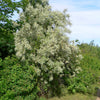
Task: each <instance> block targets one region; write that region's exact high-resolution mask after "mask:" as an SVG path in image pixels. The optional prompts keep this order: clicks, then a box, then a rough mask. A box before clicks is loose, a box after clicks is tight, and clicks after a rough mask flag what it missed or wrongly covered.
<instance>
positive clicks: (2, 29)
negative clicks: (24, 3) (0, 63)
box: [0, 0, 19, 58]
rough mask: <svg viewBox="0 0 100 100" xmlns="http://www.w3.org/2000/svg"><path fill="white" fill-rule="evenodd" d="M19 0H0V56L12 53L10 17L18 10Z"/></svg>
mask: <svg viewBox="0 0 100 100" xmlns="http://www.w3.org/2000/svg"><path fill="white" fill-rule="evenodd" d="M18 7H19V2H14V1H12V0H0V57H1V58H5V57H7V56H8V55H11V54H13V53H14V38H13V32H14V31H16V28H14V27H13V23H12V20H11V17H12V16H13V14H14V11H19V10H18Z"/></svg>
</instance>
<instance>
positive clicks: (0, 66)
mask: <svg viewBox="0 0 100 100" xmlns="http://www.w3.org/2000/svg"><path fill="white" fill-rule="evenodd" d="M18 8H22V9H23V12H22V13H21V14H20V19H19V20H17V21H13V20H11V17H12V15H13V13H14V11H19V9H18ZM0 9H1V12H0V33H1V34H0V100H45V99H47V98H51V97H52V96H53V97H54V96H58V97H61V96H65V95H66V97H62V98H61V99H62V100H65V99H68V98H69V100H71V99H70V96H69V95H72V94H73V96H72V98H76V99H77V96H79V94H77V93H81V94H82V95H81V94H80V99H81V97H84V96H83V94H85V95H96V91H97V89H98V88H99V82H100V72H99V70H100V53H99V51H100V47H99V46H95V44H94V41H91V42H90V44H87V43H81V44H80V43H79V42H78V40H77V41H76V43H77V45H76V43H73V42H72V43H70V41H69V38H68V37H67V35H65V33H70V30H69V29H68V27H66V26H69V25H71V23H70V20H69V14H67V12H66V10H64V11H63V12H59V11H52V8H51V7H50V5H49V3H48V1H47V0H37V1H35V0H21V1H20V2H15V1H12V0H8V1H7V0H2V2H0ZM13 33H14V34H13ZM75 93H76V94H75ZM64 98H65V99H64ZM85 98H87V99H88V100H89V99H90V98H89V97H87V96H86V97H84V100H85ZM94 98H95V97H94V96H93V98H92V97H91V99H94ZM51 99H52V100H53V98H51ZM51 99H50V100H51ZM80 99H79V100H80ZM54 100H56V98H54ZM77 100H78V99H77Z"/></svg>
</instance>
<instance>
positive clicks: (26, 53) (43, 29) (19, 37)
mask: <svg viewBox="0 0 100 100" xmlns="http://www.w3.org/2000/svg"><path fill="white" fill-rule="evenodd" d="M42 4H44V5H45V6H44V7H43V6H42V5H40V4H36V7H33V6H32V5H31V4H29V5H28V6H27V8H26V9H25V11H24V12H22V13H21V15H20V20H22V21H23V22H24V24H23V26H22V28H21V29H20V30H18V31H17V32H16V33H14V35H15V51H16V56H17V57H18V58H19V59H20V60H21V61H22V62H28V63H29V64H31V65H32V64H35V71H36V73H37V75H38V76H39V77H40V80H41V82H43V83H44V84H48V83H49V82H52V81H53V80H54V79H55V78H57V77H58V78H59V77H62V76H64V75H66V74H67V76H74V75H75V73H76V72H78V71H79V62H80V59H81V58H82V56H81V55H80V50H79V48H78V47H77V46H75V45H74V44H70V42H69V38H68V37H67V35H65V33H70V30H69V29H68V28H67V26H69V25H71V23H70V20H69V14H67V13H66V10H64V11H63V12H60V11H53V10H52V9H51V6H50V5H48V4H47V0H42Z"/></svg>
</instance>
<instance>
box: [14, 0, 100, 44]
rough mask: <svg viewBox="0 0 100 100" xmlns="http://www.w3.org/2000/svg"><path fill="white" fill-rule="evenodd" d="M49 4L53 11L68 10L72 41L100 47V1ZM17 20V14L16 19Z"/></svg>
mask: <svg viewBox="0 0 100 100" xmlns="http://www.w3.org/2000/svg"><path fill="white" fill-rule="evenodd" d="M49 4H50V5H51V6H52V9H53V10H59V11H63V10H64V9H67V10H68V14H69V15H70V21H71V23H72V26H71V27H70V30H71V31H72V32H71V34H70V35H68V36H69V37H70V40H76V39H78V40H79V41H80V42H84V43H90V41H92V40H94V42H95V44H98V45H99V46H100V0H49ZM17 18H18V15H17V14H16V16H14V19H17ZM66 35H67V34H66Z"/></svg>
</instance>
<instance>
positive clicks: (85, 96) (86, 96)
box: [47, 93, 97, 100]
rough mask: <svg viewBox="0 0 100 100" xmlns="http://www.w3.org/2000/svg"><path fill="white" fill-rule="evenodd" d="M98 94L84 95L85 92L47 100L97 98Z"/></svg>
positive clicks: (91, 99)
mask: <svg viewBox="0 0 100 100" xmlns="http://www.w3.org/2000/svg"><path fill="white" fill-rule="evenodd" d="M96 98H97V97H96V96H93V95H83V94H79V93H77V94H67V95H66V96H63V97H60V98H58V97H54V98H50V99H47V100H96Z"/></svg>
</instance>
